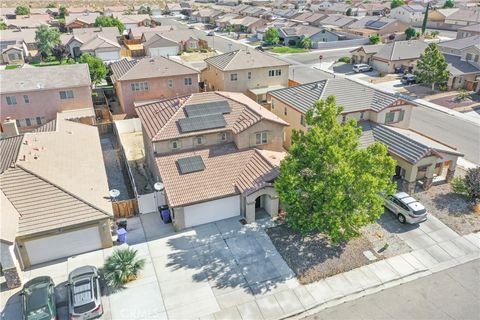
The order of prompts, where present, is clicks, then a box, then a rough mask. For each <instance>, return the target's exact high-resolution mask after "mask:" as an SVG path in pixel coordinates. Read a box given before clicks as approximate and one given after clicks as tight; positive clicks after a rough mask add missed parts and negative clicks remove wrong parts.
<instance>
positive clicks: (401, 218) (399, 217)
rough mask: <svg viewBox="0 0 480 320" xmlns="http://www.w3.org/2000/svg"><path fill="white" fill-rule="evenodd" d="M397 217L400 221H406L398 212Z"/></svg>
mask: <svg viewBox="0 0 480 320" xmlns="http://www.w3.org/2000/svg"><path fill="white" fill-rule="evenodd" d="M397 219H398V221H399V222H400V223H405V222H406V221H407V219H405V216H404V215H403V214H400V213H399V214H398V215H397Z"/></svg>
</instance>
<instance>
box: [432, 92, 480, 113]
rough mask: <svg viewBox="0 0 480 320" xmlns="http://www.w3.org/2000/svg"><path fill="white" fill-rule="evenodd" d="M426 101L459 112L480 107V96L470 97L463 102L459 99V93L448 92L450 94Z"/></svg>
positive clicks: (433, 97) (435, 96) (436, 96)
mask: <svg viewBox="0 0 480 320" xmlns="http://www.w3.org/2000/svg"><path fill="white" fill-rule="evenodd" d="M425 99H426V100H428V101H430V102H433V103H436V104H438V105H440V106H443V107H446V108H449V109H454V110H457V111H459V112H462V111H469V110H472V109H473V108H475V107H478V106H480V96H479V95H478V94H476V95H471V96H470V97H468V98H466V99H463V100H462V99H458V92H453V93H452V92H448V94H447V93H444V94H436V95H432V96H429V97H426V98H425Z"/></svg>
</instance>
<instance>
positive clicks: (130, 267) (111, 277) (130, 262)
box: [103, 248, 145, 288]
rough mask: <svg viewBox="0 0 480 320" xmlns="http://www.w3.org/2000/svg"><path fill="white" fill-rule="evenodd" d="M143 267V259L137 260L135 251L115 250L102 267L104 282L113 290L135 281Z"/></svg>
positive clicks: (127, 249)
mask: <svg viewBox="0 0 480 320" xmlns="http://www.w3.org/2000/svg"><path fill="white" fill-rule="evenodd" d="M144 266H145V259H139V258H137V250H135V249H130V248H125V249H116V250H115V251H114V252H113V254H112V255H111V256H109V257H108V258H107V260H106V261H105V265H104V266H103V269H104V274H105V280H106V281H107V283H108V285H109V286H111V287H113V288H119V287H121V286H123V285H124V284H125V283H127V282H130V281H133V280H135V279H136V278H137V277H138V275H139V273H140V271H141V270H142V269H143V268H144Z"/></svg>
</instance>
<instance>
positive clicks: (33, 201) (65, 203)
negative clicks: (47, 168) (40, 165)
mask: <svg viewBox="0 0 480 320" xmlns="http://www.w3.org/2000/svg"><path fill="white" fill-rule="evenodd" d="M0 184H1V185H2V191H3V193H4V194H5V196H6V197H7V199H8V200H9V201H10V202H11V203H12V205H13V206H14V207H15V209H16V210H17V211H18V213H19V214H20V217H19V221H18V230H17V236H25V235H31V234H36V233H40V232H45V231H49V230H54V229H58V228H63V227H67V226H71V225H76V224H79V223H83V222H89V221H95V220H99V219H105V218H110V217H111V216H110V215H109V214H108V213H106V212H104V211H102V210H101V209H99V208H96V207H94V206H92V205H91V204H89V203H87V202H85V201H83V200H82V199H80V198H78V197H76V196H75V195H73V194H72V193H69V192H67V191H66V190H64V189H62V188H60V187H59V186H56V185H54V184H52V183H51V182H49V181H47V180H45V179H43V178H41V177H40V176H38V175H35V174H33V173H32V172H30V171H28V170H26V169H24V168H22V167H21V166H18V165H17V167H16V168H11V169H9V170H7V171H6V172H4V173H3V174H2V175H0Z"/></svg>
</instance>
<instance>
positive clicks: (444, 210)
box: [415, 183, 480, 235]
mask: <svg viewBox="0 0 480 320" xmlns="http://www.w3.org/2000/svg"><path fill="white" fill-rule="evenodd" d="M415 198H417V199H418V200H419V201H420V202H421V203H422V204H423V205H424V206H425V208H427V210H428V212H429V213H430V214H432V215H434V216H435V217H437V218H438V219H440V220H441V221H442V222H443V223H445V224H446V225H447V226H449V227H450V228H452V229H453V230H454V231H456V232H457V233H458V234H460V235H466V234H469V233H472V232H478V231H480V214H477V213H475V212H474V211H473V209H472V206H471V204H470V203H469V202H468V201H467V200H466V199H465V198H464V197H463V196H461V195H459V194H456V193H453V192H452V188H451V186H450V184H447V183H445V184H441V185H437V186H433V187H431V188H430V189H429V190H427V191H423V192H419V193H416V194H415Z"/></svg>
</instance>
